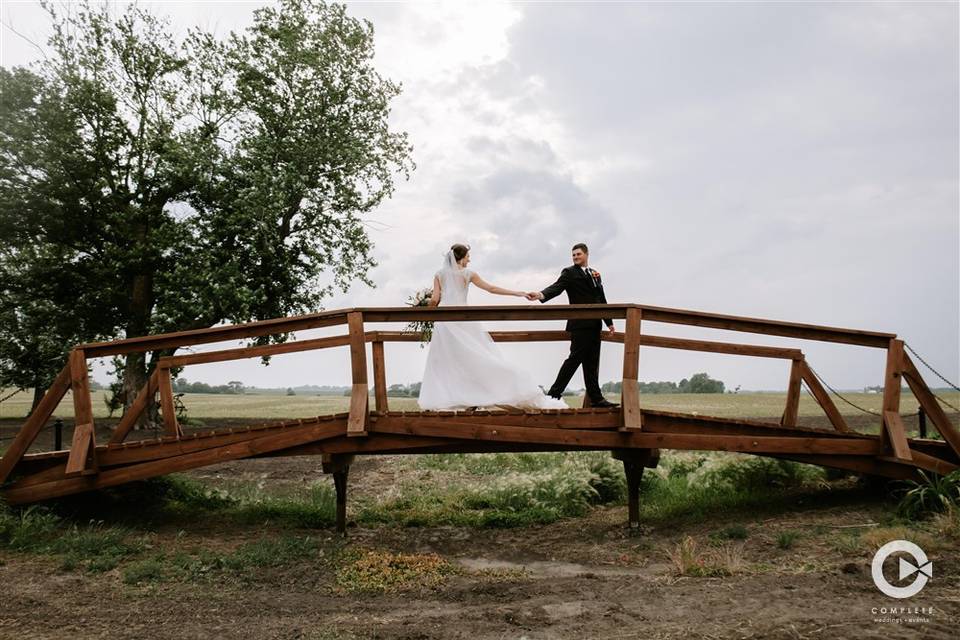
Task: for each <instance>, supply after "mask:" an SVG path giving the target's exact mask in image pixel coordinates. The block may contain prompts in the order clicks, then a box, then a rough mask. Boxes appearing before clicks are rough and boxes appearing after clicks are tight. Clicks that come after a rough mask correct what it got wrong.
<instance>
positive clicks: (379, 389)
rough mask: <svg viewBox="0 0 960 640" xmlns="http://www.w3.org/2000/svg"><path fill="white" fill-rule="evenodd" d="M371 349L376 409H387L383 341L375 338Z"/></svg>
mask: <svg viewBox="0 0 960 640" xmlns="http://www.w3.org/2000/svg"><path fill="white" fill-rule="evenodd" d="M371 344H372V346H371V349H372V350H373V395H374V398H375V399H376V408H377V411H380V412H384V411H389V406H388V400H387V370H386V364H385V363H384V356H383V341H381V340H375V341H374V342H373V343H371Z"/></svg>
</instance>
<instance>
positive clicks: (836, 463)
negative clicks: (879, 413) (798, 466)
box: [763, 453, 921, 480]
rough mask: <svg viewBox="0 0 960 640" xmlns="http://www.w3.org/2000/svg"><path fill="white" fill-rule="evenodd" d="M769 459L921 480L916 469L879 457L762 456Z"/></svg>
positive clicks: (822, 455)
mask: <svg viewBox="0 0 960 640" xmlns="http://www.w3.org/2000/svg"><path fill="white" fill-rule="evenodd" d="M763 455H765V456H767V457H770V458H782V459H784V460H794V461H796V462H805V463H807V464H816V465H820V466H821V467H833V468H835V469H846V470H848V471H855V472H856V473H862V474H865V475H871V476H883V477H885V478H893V479H896V480H921V478H920V475H919V474H918V473H917V469H916V467H913V466H910V465H906V464H903V463H902V462H897V463H894V462H890V461H889V460H882V459H881V458H879V457H868V456H856V455H824V454H800V453H791V454H773V453H768V454H763Z"/></svg>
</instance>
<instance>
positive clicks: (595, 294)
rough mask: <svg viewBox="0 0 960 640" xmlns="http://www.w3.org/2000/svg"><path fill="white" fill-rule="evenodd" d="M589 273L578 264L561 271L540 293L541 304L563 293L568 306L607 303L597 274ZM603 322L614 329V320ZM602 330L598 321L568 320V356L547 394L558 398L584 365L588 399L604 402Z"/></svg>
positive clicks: (593, 401)
mask: <svg viewBox="0 0 960 640" xmlns="http://www.w3.org/2000/svg"><path fill="white" fill-rule="evenodd" d="M590 272H591V274H592V275H588V274H587V273H585V272H584V270H583V269H581V268H580V267H578V266H577V265H570V266H569V267H566V268H564V269H563V271H561V272H560V277H559V278H558V279H557V281H556V282H554V283H553V284H552V285H550V286H549V287H547V288H546V289H544V290H543V291H541V292H540V293H542V294H543V297H542V298H541V299H540V302H546V301H547V300H550V299H552V298H556V297H557V296H558V295H560V294H561V293H563V292H564V291H566V292H567V297H568V298H569V300H570V304H606V303H607V298H606V296H605V295H604V293H603V282H602V281H601V280H600V274H599V273H598V272H596V271H594V270H593V269H590ZM603 321H604V322H605V323H606V325H607V326H608V327H612V326H613V320H611V319H609V318H604V320H603ZM601 330H602V325H601V324H600V320H567V331H569V332H570V355H569V356H567V359H566V360H565V361H564V363H563V365H562V366H561V367H560V371H559V372H558V373H557V379H556V381H555V382H554V383H553V386H551V387H550V391H548V392H547V393H549V395H551V396H553V397H554V398H559V397H560V396H561V395H562V394H563V390H564V389H566V388H567V385H568V384H569V383H570V378H572V377H573V374H574V373H576V371H577V367H579V366H581V365H583V382H584V386H586V392H587V396H588V397H589V398H590V401H591V402H592V403H594V404H597V403H598V402H602V401H603V400H604V398H603V393H602V392H601V391H600V382H599V380H598V377H599V375H600V331H601Z"/></svg>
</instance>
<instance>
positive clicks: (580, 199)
mask: <svg viewBox="0 0 960 640" xmlns="http://www.w3.org/2000/svg"><path fill="white" fill-rule="evenodd" d="M263 4H265V3H263V2H249V3H237V2H231V3H227V2H203V1H202V0H201V1H192V2H189V3H187V2H149V3H143V2H142V3H141V5H145V6H148V7H150V8H152V9H153V10H154V11H155V12H157V13H163V14H166V15H168V16H170V19H171V21H172V23H173V24H174V26H175V28H176V29H177V30H179V31H180V32H181V33H182V32H185V31H186V29H187V28H188V27H190V26H193V25H200V26H205V27H207V28H208V29H211V30H214V31H215V32H216V33H218V34H219V35H221V36H223V35H225V34H226V33H228V32H229V31H231V30H241V29H243V28H244V27H245V26H246V25H248V24H249V23H250V22H251V20H252V13H253V10H254V9H255V8H257V7H258V6H262V5H263ZM349 6H350V12H351V13H352V14H353V15H355V16H358V17H365V18H369V19H370V20H371V21H372V22H373V24H374V26H375V29H376V36H375V39H376V43H377V64H378V67H379V69H380V71H381V73H382V74H384V75H385V76H387V77H390V78H391V79H393V80H396V81H400V82H402V83H403V87H404V91H403V94H402V96H401V97H400V98H398V99H397V101H396V104H395V109H394V112H393V115H392V118H393V126H394V127H395V128H396V129H402V130H406V131H408V132H409V134H410V138H411V142H412V143H413V145H414V159H415V161H416V163H417V165H418V168H417V170H416V171H415V172H414V174H413V176H412V178H411V180H410V181H409V182H402V181H401V182H400V183H399V185H398V188H397V190H396V194H395V196H394V197H393V199H392V200H391V201H390V202H388V203H386V204H384V205H383V206H382V207H381V208H380V209H379V210H378V211H377V212H375V214H374V215H373V216H372V218H371V227H370V234H371V236H372V238H373V240H374V242H375V243H376V248H375V251H374V254H375V256H376V258H377V260H378V261H379V266H378V267H377V268H376V269H375V270H374V271H373V272H372V277H373V280H374V281H375V282H376V284H377V287H376V288H374V289H371V288H369V287H366V286H364V285H358V286H356V287H354V288H353V289H352V290H351V291H350V292H349V293H348V294H346V295H338V296H337V297H336V298H334V299H331V300H329V302H328V304H327V308H337V307H349V306H365V305H371V306H372V305H377V306H388V305H399V304H402V303H403V302H404V301H405V300H406V298H407V296H409V295H410V294H411V293H412V292H413V291H414V290H416V289H418V288H421V287H425V286H428V285H429V284H430V281H431V276H432V274H433V272H434V271H435V270H436V269H437V268H438V267H439V266H440V262H441V257H442V254H443V253H444V251H445V250H446V248H447V247H449V245H450V244H451V243H453V242H466V243H469V244H470V245H471V246H472V247H473V251H472V257H473V263H472V266H473V267H475V268H476V269H477V271H478V272H479V273H480V274H481V275H482V276H483V277H484V278H485V279H487V280H489V281H492V282H494V283H496V284H499V285H502V286H506V287H511V288H519V289H531V288H536V289H539V288H542V287H544V286H545V285H547V284H549V283H551V282H552V281H553V280H554V279H555V278H556V276H557V274H558V273H559V271H560V269H561V268H562V267H564V266H566V265H567V264H569V253H570V247H571V245H572V244H574V243H575V242H580V241H584V242H587V243H588V244H589V245H590V249H591V256H590V260H591V265H592V266H594V267H595V268H597V269H598V270H600V271H601V272H602V274H603V278H604V282H605V287H606V291H607V298H608V300H610V301H611V302H640V303H643V304H649V305H657V306H670V307H679V308H685V309H694V310H701V311H713V312H718V313H726V314H738V315H749V316H757V317H763V318H773V319H781V320H790V321H796V322H810V323H817V324H827V325H834V326H841V327H851V328H859V329H870V330H878V331H890V332H895V333H897V334H899V335H900V336H901V337H902V338H903V339H905V340H906V341H907V342H908V343H909V344H911V345H912V346H913V347H914V348H915V349H917V350H918V351H919V352H920V353H921V354H922V355H924V357H925V358H926V359H927V360H928V361H930V362H931V364H933V365H934V366H935V367H937V368H939V369H941V370H942V372H943V373H944V374H946V375H947V376H948V377H950V378H951V379H952V380H954V381H956V379H957V378H958V369H960V345H958V333H960V329H958V327H960V222H958V220H960V195H958V186H960V181H958V171H960V167H958V141H960V134H958V121H960V102H958V101H960V97H958V96H960V80H958V77H960V70H958V56H960V52H958V5H957V4H956V3H954V2H951V3H920V2H911V3H904V4H890V3H883V4H864V3H837V4H829V3H802V4H801V3H798V4H783V3H776V4H774V3H769V4H759V3H749V4H748V3H744V4H720V3H704V4H693V3H684V4H663V3H659V4H641V3H610V4H548V3H537V4H497V3H483V4H476V5H465V4H461V3H449V4H439V5H437V4H399V3H398V4H379V3H349ZM2 20H3V23H4V25H6V26H4V27H3V28H2V29H0V33H2V37H3V42H2V64H3V65H4V66H6V67H12V66H15V65H23V64H28V63H30V62H31V61H33V60H36V59H38V58H39V57H40V56H41V54H40V53H39V52H38V51H37V50H36V49H35V48H34V47H33V46H31V45H30V44H29V43H27V42H26V41H25V40H24V39H23V38H21V37H19V36H18V35H16V34H14V33H13V32H12V31H11V29H10V28H9V27H10V26H12V27H13V28H14V29H16V31H18V32H20V33H21V34H23V35H25V36H26V37H27V38H29V39H31V40H34V41H36V42H38V43H41V44H42V43H44V42H45V40H46V37H47V35H48V33H49V25H48V23H47V20H46V17H45V14H44V13H43V11H42V10H41V9H40V8H39V6H38V5H37V4H36V3H34V2H10V1H8V0H4V1H3V3H2ZM560 301H561V300H558V301H557V302H560ZM471 302H472V303H478V304H479V303H500V304H512V303H519V302H518V300H517V299H516V298H496V297H494V296H489V295H487V294H485V293H484V292H478V291H476V290H474V291H473V292H472V293H471ZM553 324H555V323H551V326H553ZM618 324H619V328H622V323H618ZM486 326H487V328H488V329H497V328H506V327H504V326H503V325H497V326H494V325H486ZM526 326H530V325H526ZM541 326H543V325H541ZM644 326H645V329H646V330H647V331H649V332H651V333H657V334H660V335H675V336H700V337H706V338H710V339H731V340H734V341H741V342H746V343H754V344H770V345H781V344H782V345H799V346H800V347H801V348H803V349H804V350H805V352H806V353H807V357H808V360H809V361H810V363H811V364H812V365H813V366H814V368H815V369H817V370H818V371H819V372H820V373H821V374H822V375H823V376H824V377H825V378H826V379H827V380H828V382H830V383H831V384H833V385H834V386H839V387H842V388H859V387H862V386H864V385H873V384H880V383H881V380H882V374H883V354H882V353H881V352H879V351H876V350H872V349H866V348H858V347H846V346H841V345H829V344H818V343H813V342H805V341H791V340H783V339H776V338H769V337H764V336H752V335H749V334H735V333H726V332H718V331H704V330H694V329H689V328H684V327H673V326H669V325H655V324H650V323H648V324H645V325H644ZM327 333H330V331H326V332H308V333H303V334H298V336H297V337H298V338H304V337H310V336H312V335H321V334H327ZM502 348H503V349H505V350H506V351H507V353H508V354H509V357H511V358H513V359H515V361H516V362H517V366H521V367H525V368H527V369H529V370H530V372H531V373H533V374H535V375H536V376H537V378H538V380H539V381H541V382H542V383H543V384H545V385H548V384H549V383H550V382H551V381H552V379H553V376H554V374H555V372H556V369H557V367H558V366H559V364H560V362H561V360H562V359H563V357H564V354H565V347H564V345H563V344H559V343H558V344H540V345H503V347H502ZM621 352H622V348H621V347H619V346H616V345H605V346H604V355H603V362H602V365H601V376H600V377H601V380H611V379H617V378H619V371H620V366H621V361H620V354H621ZM425 354H426V351H425V350H423V349H420V348H418V347H417V346H415V345H391V346H388V348H387V360H388V362H387V375H388V382H389V383H394V382H410V381H416V380H419V379H420V377H421V374H422V369H423V364H424V361H425ZM348 363H349V359H348V354H347V352H346V350H344V349H340V350H337V351H336V352H329V353H320V354H318V353H308V354H296V355H287V356H279V357H277V358H275V359H274V361H273V363H272V364H271V365H270V366H269V367H263V366H261V365H259V364H258V361H249V362H234V363H227V364H212V365H201V366H197V367H194V368H188V369H187V370H186V371H185V372H184V374H183V375H184V376H185V377H186V378H188V379H191V380H205V381H208V382H212V383H224V382H226V381H228V380H242V381H244V382H245V383H246V384H248V385H258V386H287V385H297V384H311V383H312V384H348V383H349V379H350V378H349V369H348ZM697 371H707V372H709V373H710V374H711V375H712V376H713V377H715V378H719V379H721V380H724V381H725V382H726V383H727V385H728V387H734V386H736V385H742V386H743V388H745V389H777V388H784V387H785V386H786V382H787V377H788V364H787V363H785V362H780V361H767V360H762V359H750V358H738V357H736V356H719V355H712V356H711V355H706V354H696V353H688V352H674V351H667V350H662V349H643V350H642V351H641V366H640V377H641V379H643V380H679V379H680V378H681V377H689V376H690V375H691V374H692V373H694V372H697ZM924 373H925V374H926V373H927V372H926V371H925V372H924ZM95 375H96V377H97V378H99V379H101V380H103V379H105V375H104V373H103V369H102V368H99V369H98V370H97V372H96V374H95ZM931 381H932V382H936V381H934V380H932V378H931ZM581 384H582V383H581V378H580V376H579V374H578V375H577V376H576V377H575V378H574V381H573V383H572V386H574V387H577V386H581Z"/></svg>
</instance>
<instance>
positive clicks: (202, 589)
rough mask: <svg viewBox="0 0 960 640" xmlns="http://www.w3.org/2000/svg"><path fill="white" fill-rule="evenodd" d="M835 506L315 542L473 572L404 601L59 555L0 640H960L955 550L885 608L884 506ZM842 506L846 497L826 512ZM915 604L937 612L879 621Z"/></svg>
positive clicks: (36, 559) (252, 474) (31, 577)
mask: <svg viewBox="0 0 960 640" xmlns="http://www.w3.org/2000/svg"><path fill="white" fill-rule="evenodd" d="M65 438H66V436H65ZM40 444H42V442H41V443H40ZM409 469H410V466H409V465H404V464H402V463H401V461H399V459H397V458H395V457H386V456H384V457H371V458H361V459H359V460H358V461H357V463H356V464H355V465H354V467H352V468H351V476H350V490H351V496H352V497H354V498H357V497H362V496H364V495H375V494H376V493H378V492H380V491H382V490H383V488H384V487H385V486H389V485H390V484H392V483H393V482H396V481H397V480H399V479H400V478H401V476H403V474H409V473H412V472H411V471H409ZM191 475H193V476H194V477H196V478H199V479H202V480H203V481H204V482H207V483H210V484H212V485H218V484H222V485H229V484H231V483H237V482H259V483H264V484H266V485H268V486H270V487H272V488H274V489H275V490H276V491H278V492H281V493H282V492H284V491H285V490H286V489H289V488H293V487H296V486H298V485H302V484H308V483H310V482H313V481H315V480H316V479H317V478H318V477H319V476H320V475H321V470H320V463H319V460H318V459H315V458H286V459H284V458H272V459H261V460H249V461H236V462H229V463H225V464H222V465H218V466H216V467H208V468H205V469H199V470H196V471H194V472H192V473H191ZM407 479H409V478H407ZM822 492H823V493H822V494H818V493H816V492H814V493H811V494H809V495H806V496H804V497H803V498H798V499H797V500H796V503H795V504H786V505H784V507H783V509H782V510H779V511H777V512H776V513H775V514H774V515H773V516H770V515H769V514H767V515H764V516H762V517H761V516H746V517H745V516H744V515H743V514H739V515H733V514H725V513H723V512H722V511H718V512H717V513H715V514H712V515H711V517H710V518H708V519H707V520H705V521H703V522H701V523H698V524H694V525H685V526H675V525H670V524H657V523H654V524H645V525H644V526H643V527H642V529H641V530H640V531H639V532H638V533H633V534H631V532H630V531H629V530H628V529H627V528H626V527H625V522H626V508H625V507H602V508H596V509H594V510H593V511H591V512H590V513H589V514H588V515H587V516H585V517H582V518H571V519H566V520H562V521H560V522H556V523H554V524H550V525H545V526H535V527H525V528H520V529H505V530H497V529H471V528H465V527H424V528H402V527H390V526H382V527H366V526H356V525H355V524H354V525H352V526H351V527H350V528H349V531H348V534H347V538H346V541H343V540H342V539H341V538H339V537H338V536H336V535H335V534H334V533H333V532H332V531H330V530H327V529H324V530H319V531H310V532H308V533H309V535H314V536H319V537H320V552H319V553H320V555H323V554H324V553H327V552H332V551H333V550H335V549H342V548H343V547H344V545H346V548H353V549H358V550H371V549H373V550H384V551H390V552H393V553H406V554H437V555H438V556H440V557H442V558H443V559H444V560H446V561H449V562H450V563H452V565H453V566H455V567H457V568H458V571H456V572H455V573H453V574H452V575H450V576H448V577H447V578H446V579H445V580H444V581H443V582H442V583H441V584H437V585H432V584H422V585H414V586H412V587H408V588H406V589H404V590H402V591H401V592H399V593H393V594H390V593H386V594H370V593H364V594H351V593H344V592H343V591H342V590H340V589H338V587H337V585H336V583H335V581H334V579H333V576H332V575H331V571H330V567H329V565H328V564H325V563H324V562H323V561H322V560H320V559H318V560H316V561H314V560H310V561H305V562H302V563H293V564H291V565H286V566H283V567H279V568H276V567H272V568H265V569H263V570H262V571H261V572H259V574H258V575H257V576H256V578H255V579H253V580H243V581H236V580H212V581H198V582H195V583H194V582H162V583H159V584H152V585H146V586H144V585H129V584H125V583H124V581H123V580H122V579H121V575H120V572H119V570H116V569H115V570H112V571H108V572H105V573H101V574H85V573H83V572H78V571H65V570H63V569H62V568H61V567H59V566H58V563H57V562H56V561H55V560H53V559H51V558H46V557H43V556H37V555H30V554H17V553H11V552H7V551H0V638H4V639H6V638H9V639H11V640H13V639H21V640H27V639H33V638H118V639H119V638H131V639H133V638H136V639H141V638H163V639H166V638H169V639H188V638H204V639H207V638H244V639H245V640H257V639H260V638H264V639H327V638H383V639H401V638H407V639H414V638H470V639H474V638H476V639H491V640H492V639H501V638H503V639H507V638H517V639H519V638H529V639H531V640H532V639H535V638H536V639H547V638H650V639H656V638H677V639H683V640H694V639H700V638H703V639H708V638H710V639H712V638H784V639H798V638H857V639H858V640H868V639H873V638H956V637H958V633H960V632H958V630H960V559H958V557H957V553H956V551H957V550H956V548H951V547H950V546H947V547H942V548H939V549H937V550H936V552H931V553H930V556H931V559H932V560H933V563H934V574H933V575H934V578H933V579H932V580H931V581H930V582H929V583H928V585H927V586H926V588H925V589H924V590H923V591H922V592H921V593H920V594H919V595H918V596H915V597H913V598H911V599H909V600H906V601H895V600H892V599H890V598H887V597H885V596H883V595H882V594H881V593H880V592H879V591H878V590H877V589H876V587H875V586H874V584H873V582H872V580H871V577H870V559H871V553H869V552H867V551H866V550H864V549H859V550H858V549H852V548H848V547H845V546H844V545H842V544H838V543H837V541H838V539H840V537H842V536H843V535H844V533H845V532H849V531H861V530H865V529H868V528H870V527H874V526H878V524H877V523H879V522H880V521H881V519H882V518H883V515H884V513H885V512H884V509H885V507H884V506H883V505H881V504H880V503H879V502H876V501H871V500H864V499H862V496H861V493H860V492H858V491H857V490H856V489H854V488H853V485H852V483H851V482H839V483H836V484H832V485H831V486H830V487H824V488H823V489H822ZM827 493H831V498H832V499H831V500H829V501H827V500H823V501H821V500H819V499H818V495H822V496H825V495H826V494H827ZM838 496H839V497H838ZM845 496H847V497H845ZM734 524H742V525H744V526H745V527H747V529H748V530H749V533H750V535H749V537H747V538H746V539H745V540H743V541H742V545H743V548H742V551H743V560H744V564H745V568H744V570H743V571H742V572H739V573H737V574H735V575H731V576H724V577H684V576H678V575H677V572H676V570H675V569H674V566H673V563H672V562H671V559H670V557H669V551H670V550H671V549H675V548H676V546H677V544H678V543H679V542H680V541H681V540H682V539H683V538H684V537H685V536H693V537H694V538H696V539H697V540H699V541H702V542H703V543H704V544H708V541H709V537H710V535H711V533H713V532H716V531H717V530H720V529H721V528H723V527H728V526H730V525H734ZM786 530H791V531H801V532H803V535H802V536H801V538H800V539H799V540H798V542H797V544H796V545H795V546H793V547H792V548H789V549H781V548H780V547H779V546H778V544H777V535H778V533H780V532H782V531H786ZM271 533H272V532H271V531H269V530H268V528H265V527H264V526H263V525H243V526H238V525H236V524H235V523H230V524H227V523H224V524H222V525H218V524H217V523H216V522H213V523H210V522H205V523H204V524H203V526H197V527H191V526H189V525H187V526H184V525H183V524H182V523H180V524H178V525H177V526H176V527H173V526H170V527H166V526H161V527H159V528H158V529H157V530H156V531H154V532H153V535H154V536H155V540H156V544H158V545H159V546H161V547H163V548H164V549H176V548H216V547H225V548H227V547H236V546H237V545H240V544H242V543H243V542H245V541H249V540H254V539H258V538H260V537H262V536H264V535H269V534H271ZM905 605H906V606H911V607H926V608H928V609H927V610H926V611H924V612H923V613H921V614H918V615H905V614H897V613H895V614H892V615H891V614H886V615H884V613H883V610H882V609H880V608H881V607H902V606H905ZM929 608H932V611H931V610H930V609H929ZM918 617H919V618H922V620H920V621H908V620H907V619H908V618H918ZM898 619H899V621H898Z"/></svg>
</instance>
